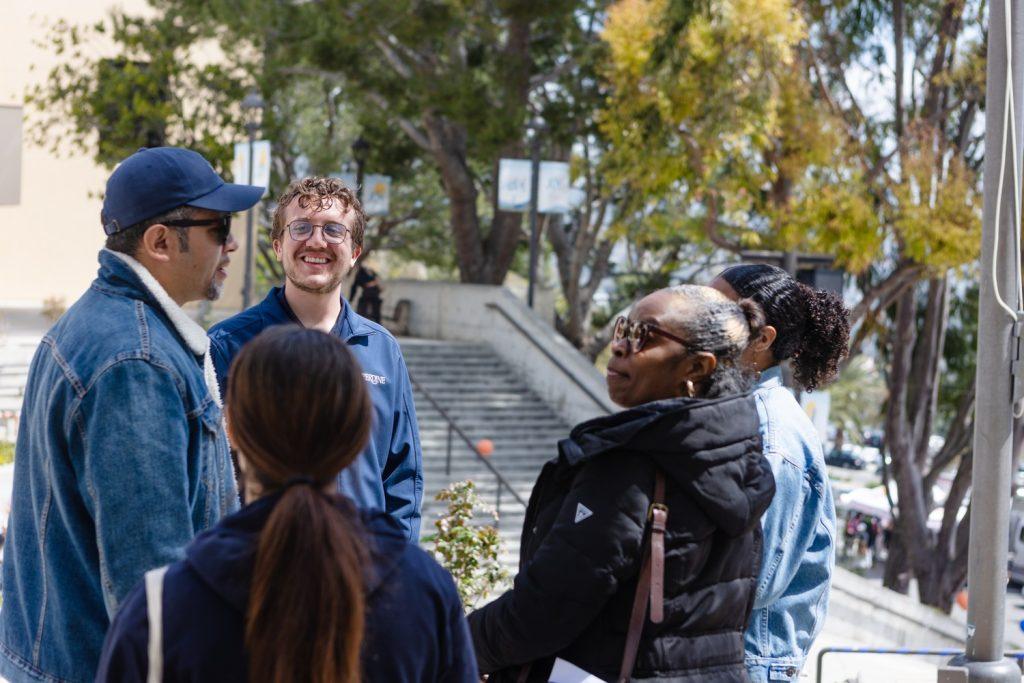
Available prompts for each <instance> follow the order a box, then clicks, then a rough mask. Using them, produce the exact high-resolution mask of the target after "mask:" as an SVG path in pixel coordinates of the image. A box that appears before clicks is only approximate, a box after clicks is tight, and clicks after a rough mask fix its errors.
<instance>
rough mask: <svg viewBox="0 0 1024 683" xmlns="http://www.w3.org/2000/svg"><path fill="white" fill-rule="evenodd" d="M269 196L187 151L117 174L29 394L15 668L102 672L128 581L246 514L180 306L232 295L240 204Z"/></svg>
mask: <svg viewBox="0 0 1024 683" xmlns="http://www.w3.org/2000/svg"><path fill="white" fill-rule="evenodd" d="M55 192H56V194H55V195H54V206H55V211H56V210H57V208H59V207H60V206H61V204H60V195H61V190H59V189H58V190H56V191H55ZM262 193H263V188H261V187H249V186H243V185H230V184H228V183H225V182H224V181H223V180H221V178H220V176H218V175H217V173H216V171H214V170H213V168H212V167H211V166H210V164H209V162H207V161H206V159H204V158H203V157H202V156H201V155H199V154H198V153H196V152H193V151H191V150H187V149H180V148H176V147H157V148H153V149H141V150H139V151H138V152H136V153H135V154H132V155H131V156H130V157H128V158H127V159H125V160H124V161H122V162H121V163H120V165H118V167H117V168H116V169H115V170H114V172H113V173H112V174H111V176H110V178H109V180H108V181H107V186H106V192H105V194H104V198H103V211H102V214H101V220H102V225H103V229H104V232H105V233H106V235H107V241H106V248H105V249H103V250H102V251H101V252H100V254H99V263H100V269H99V273H98V274H97V276H96V279H95V280H94V281H93V283H92V285H91V286H90V287H89V290H88V291H87V292H86V293H85V294H83V295H82V297H81V298H80V299H79V300H78V301H77V302H76V303H75V304H74V305H73V306H72V307H71V308H70V309H68V311H67V313H65V314H64V315H63V316H61V318H60V320H58V321H57V323H56V324H55V325H54V326H53V327H52V328H51V329H50V330H49V331H48V332H47V333H46V336H44V337H43V340H42V343H41V344H40V345H39V348H38V350H37V351H36V354H35V357H34V358H33V360H32V366H31V369H30V370H29V376H28V385H27V386H26V388H25V403H24V408H23V410H22V413H21V416H22V417H21V427H20V428H19V430H18V442H17V445H16V447H15V453H16V456H15V459H14V493H13V498H12V502H11V516H10V520H9V523H8V536H7V543H6V547H5V548H4V563H3V589H4V590H3V609H2V610H0V675H2V676H3V677H4V678H6V679H7V680H9V681H12V682H14V683H21V682H23V681H44V680H45V681H91V680H92V679H93V675H94V674H95V673H96V664H97V662H98V661H99V657H100V648H101V646H102V644H103V634H104V633H105V632H106V630H107V626H108V625H109V624H110V619H112V618H113V616H114V614H115V613H116V612H117V609H118V606H119V605H120V604H121V601H122V600H123V599H124V597H125V596H126V595H127V594H128V591H129V590H131V588H132V586H134V585H135V583H136V582H138V580H139V579H140V578H142V575H143V574H144V573H145V572H146V571H147V570H149V569H152V568H153V567H158V566H160V565H163V564H166V563H168V562H171V561H173V560H176V559H178V558H180V557H181V556H182V553H183V552H184V549H185V546H186V545H188V543H189V541H191V540H192V539H193V538H194V537H195V535H196V534H197V533H199V532H200V531H202V530H203V529H206V528H208V527H210V526H213V524H215V523H216V522H217V520H218V519H220V518H221V517H222V516H223V515H225V514H227V513H229V512H232V511H234V510H235V509H237V507H238V492H237V489H236V487H235V478H234V474H233V472H232V468H231V458H230V456H229V453H228V443H227V440H226V438H225V435H224V428H223V424H222V423H223V420H222V419H221V406H220V395H219V393H218V389H217V383H216V380H215V378H214V374H213V366H212V365H211V364H210V359H209V355H208V352H207V351H208V345H209V341H208V339H207V337H206V331H205V330H203V328H202V327H200V326H199V325H198V324H196V323H195V322H194V321H193V320H192V319H191V318H189V317H188V315H186V313H185V312H184V311H183V310H182V308H181V307H182V306H183V305H184V304H185V303H187V302H189V301H200V300H204V299H205V300H212V299H216V298H217V297H218V296H219V295H220V291H221V288H222V287H223V285H224V278H225V277H226V276H227V271H226V268H227V265H228V262H229V261H230V259H231V253H232V252H234V251H235V250H236V249H237V248H238V244H237V243H236V242H235V240H234V238H233V237H232V236H231V213H232V212H235V211H242V210H244V209H247V208H249V207H250V206H252V205H253V204H255V203H256V202H257V201H259V198H260V195H261V194H262ZM54 219H55V220H60V216H59V211H58V212H57V213H55V214H54ZM43 248H45V247H43Z"/></svg>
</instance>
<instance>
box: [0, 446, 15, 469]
mask: <svg viewBox="0 0 1024 683" xmlns="http://www.w3.org/2000/svg"><path fill="white" fill-rule="evenodd" d="M12 462H14V444H13V443H11V442H10V441H0V465H9V464H10V463H12Z"/></svg>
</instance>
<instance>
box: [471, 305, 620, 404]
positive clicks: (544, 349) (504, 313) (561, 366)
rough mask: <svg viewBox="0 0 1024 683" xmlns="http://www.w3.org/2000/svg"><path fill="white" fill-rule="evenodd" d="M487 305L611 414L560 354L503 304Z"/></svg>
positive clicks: (601, 400) (601, 399)
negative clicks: (567, 365)
mask: <svg viewBox="0 0 1024 683" xmlns="http://www.w3.org/2000/svg"><path fill="white" fill-rule="evenodd" d="M486 305H487V308H491V309H494V310H495V311H497V312H498V313H500V314H501V315H502V316H503V317H504V318H505V320H507V321H509V323H511V324H512V326H513V327H514V328H516V330H518V331H519V333H520V334H522V335H523V336H524V337H526V338H527V339H528V340H529V341H530V343H532V344H533V345H534V346H536V347H537V348H538V349H539V350H540V352H541V353H543V354H544V355H545V356H547V359H548V360H549V361H551V362H552V363H553V364H554V365H555V367H556V368H558V369H559V370H561V371H562V374H563V375H565V376H566V377H568V378H569V379H570V380H572V382H573V384H575V385H576V386H577V387H579V388H580V389H582V390H583V393H585V394H586V395H587V396H589V397H590V400H592V401H593V402H594V403H596V404H597V405H598V407H600V408H601V410H603V411H605V412H606V413H609V414H610V413H611V411H610V410H608V407H607V406H606V405H605V403H604V399H603V398H601V397H599V396H598V395H597V394H595V393H594V392H593V391H591V390H590V387H588V386H586V385H585V384H583V382H581V381H580V380H579V378H578V377H576V375H574V374H573V373H572V371H571V370H569V368H567V367H565V364H564V363H562V361H560V360H559V359H558V356H556V355H555V354H553V353H551V350H550V349H549V348H548V347H547V346H545V345H544V344H542V343H541V342H539V341H537V339H536V338H535V337H534V336H533V335H532V334H531V333H530V331H529V330H527V329H526V328H525V327H523V326H522V325H521V324H520V323H519V321H518V320H516V319H515V318H514V317H512V315H511V314H510V313H509V312H508V311H506V310H505V309H504V308H503V307H502V306H501V304H499V303H497V302H494V301H491V302H488V303H487V304H486Z"/></svg>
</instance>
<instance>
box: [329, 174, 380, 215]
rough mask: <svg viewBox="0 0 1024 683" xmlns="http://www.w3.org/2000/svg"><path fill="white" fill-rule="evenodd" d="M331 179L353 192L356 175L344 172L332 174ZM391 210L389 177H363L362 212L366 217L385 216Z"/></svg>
mask: <svg viewBox="0 0 1024 683" xmlns="http://www.w3.org/2000/svg"><path fill="white" fill-rule="evenodd" d="M331 177H332V178H337V179H338V180H340V181H341V182H343V183H345V186H346V187H348V188H349V189H350V190H352V191H353V192H358V190H357V188H356V174H355V173H349V172H348V171H345V172H343V173H332V174H331ZM390 210H391V176H389V175H377V174H375V173H370V174H369V175H365V176H363V211H365V212H366V215H367V216H386V215H388V212H389V211H390Z"/></svg>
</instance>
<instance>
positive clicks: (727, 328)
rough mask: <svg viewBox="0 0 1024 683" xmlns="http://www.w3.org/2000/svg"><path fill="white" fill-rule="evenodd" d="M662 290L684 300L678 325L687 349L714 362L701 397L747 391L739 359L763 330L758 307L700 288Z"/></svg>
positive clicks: (746, 376)
mask: <svg viewBox="0 0 1024 683" xmlns="http://www.w3.org/2000/svg"><path fill="white" fill-rule="evenodd" d="M663 291H666V292H668V293H669V294H671V295H673V296H677V297H681V298H684V299H685V300H686V304H687V313H688V315H687V316H686V317H685V319H683V320H680V321H679V325H680V327H681V328H682V329H681V330H680V331H681V332H683V333H684V337H685V338H686V340H687V345H688V346H689V348H690V350H692V351H705V352H708V353H711V354H714V356H715V359H716V360H717V361H718V362H717V364H716V365H715V369H714V371H713V372H712V373H711V376H710V377H708V379H707V380H706V383H705V387H704V392H703V395H704V396H705V397H706V398H717V397H720V396H729V395H731V394H740V393H743V392H745V391H748V390H749V389H750V385H751V381H752V377H751V376H750V375H749V374H748V373H746V372H744V370H743V368H742V367H741V366H740V363H739V359H740V354H742V353H743V350H744V349H746V348H747V345H748V344H749V343H750V342H751V341H752V340H754V339H755V338H756V337H757V335H758V334H759V333H760V331H761V328H762V327H764V324H765V323H764V312H763V311H762V310H761V307H760V306H758V305H757V304H756V303H754V302H753V301H752V300H750V299H740V300H739V301H732V300H731V299H729V298H728V297H727V296H725V295H724V294H722V293H721V292H719V291H717V290H714V289H711V288H710V287H702V286H700V285H676V286H674V287H667V288H666V289H665V290H663Z"/></svg>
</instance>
